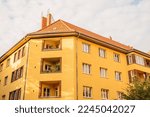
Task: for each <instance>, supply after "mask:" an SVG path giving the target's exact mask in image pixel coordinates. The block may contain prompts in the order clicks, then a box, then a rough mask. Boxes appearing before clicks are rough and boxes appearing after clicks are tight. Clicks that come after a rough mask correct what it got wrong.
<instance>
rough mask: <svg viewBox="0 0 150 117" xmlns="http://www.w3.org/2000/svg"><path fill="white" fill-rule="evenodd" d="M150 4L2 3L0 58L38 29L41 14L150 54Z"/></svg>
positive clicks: (122, 0) (131, 0)
mask: <svg viewBox="0 0 150 117" xmlns="http://www.w3.org/2000/svg"><path fill="white" fill-rule="evenodd" d="M149 8H150V0H74V1H73V0H1V1H0V27H1V28H0V56H1V55H2V54H4V53H5V52H6V51H7V50H8V49H10V48H11V47H12V46H13V45H14V44H15V43H17V42H18V41H19V40H20V39H22V38H23V37H24V36H25V35H26V34H27V33H30V32H34V31H36V30H39V29H40V28H41V27H40V26H41V12H43V14H44V15H46V14H47V10H48V9H50V10H49V11H50V12H51V13H52V14H53V17H54V19H55V20H58V19H63V20H65V21H67V22H70V23H73V24H75V25H78V26H80V27H83V28H85V29H88V30H90V31H92V32H95V33H98V34H100V35H102V36H105V37H109V36H111V37H112V39H113V40H116V41H119V42H121V43H123V44H126V45H131V46H133V47H134V48H136V49H139V50H142V51H144V52H148V51H150V46H149V44H150V35H149V31H150V10H149Z"/></svg>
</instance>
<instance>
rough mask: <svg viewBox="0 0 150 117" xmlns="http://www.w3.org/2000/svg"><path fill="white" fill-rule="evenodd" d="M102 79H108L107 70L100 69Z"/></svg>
mask: <svg viewBox="0 0 150 117" xmlns="http://www.w3.org/2000/svg"><path fill="white" fill-rule="evenodd" d="M100 77H103V78H106V77H107V69H105V68H100Z"/></svg>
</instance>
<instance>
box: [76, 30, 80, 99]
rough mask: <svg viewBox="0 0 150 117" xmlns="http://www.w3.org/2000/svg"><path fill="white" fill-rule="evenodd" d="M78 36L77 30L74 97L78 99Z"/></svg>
mask: <svg viewBox="0 0 150 117" xmlns="http://www.w3.org/2000/svg"><path fill="white" fill-rule="evenodd" d="M79 36H80V33H79V32H78V35H77V40H76V96H77V97H76V99H77V100H78V99H79V96H78V38H79Z"/></svg>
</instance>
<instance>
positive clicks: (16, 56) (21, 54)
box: [14, 46, 25, 62]
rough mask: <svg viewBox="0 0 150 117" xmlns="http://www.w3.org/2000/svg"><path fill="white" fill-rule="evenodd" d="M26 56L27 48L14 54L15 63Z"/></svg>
mask: <svg viewBox="0 0 150 117" xmlns="http://www.w3.org/2000/svg"><path fill="white" fill-rule="evenodd" d="M24 55H25V46H24V47H23V48H22V49H20V50H18V51H17V52H16V53H15V54H14V62H16V61H17V60H19V59H20V58H22V57H23V56H24Z"/></svg>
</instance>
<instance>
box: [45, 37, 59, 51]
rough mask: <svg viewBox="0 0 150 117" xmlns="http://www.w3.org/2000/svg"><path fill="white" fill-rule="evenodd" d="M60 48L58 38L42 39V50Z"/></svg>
mask: <svg viewBox="0 0 150 117" xmlns="http://www.w3.org/2000/svg"><path fill="white" fill-rule="evenodd" d="M60 49H61V40H60V39H50V40H44V42H43V50H44V51H47V50H60Z"/></svg>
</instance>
